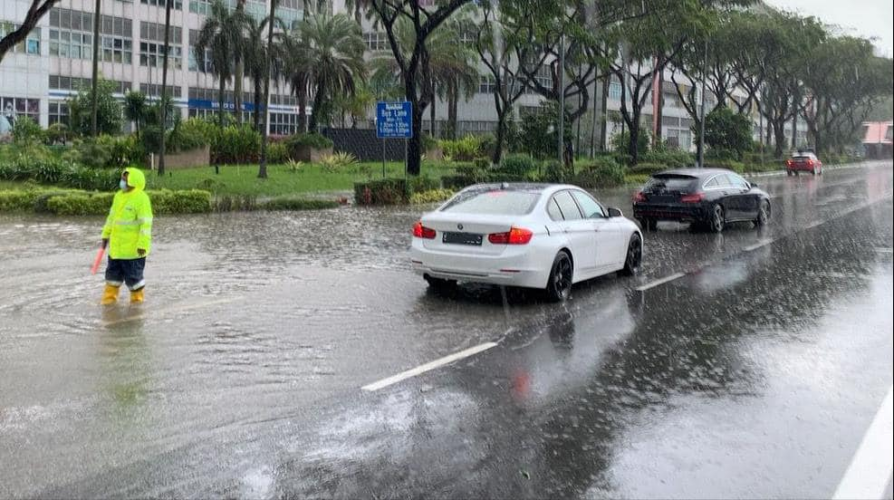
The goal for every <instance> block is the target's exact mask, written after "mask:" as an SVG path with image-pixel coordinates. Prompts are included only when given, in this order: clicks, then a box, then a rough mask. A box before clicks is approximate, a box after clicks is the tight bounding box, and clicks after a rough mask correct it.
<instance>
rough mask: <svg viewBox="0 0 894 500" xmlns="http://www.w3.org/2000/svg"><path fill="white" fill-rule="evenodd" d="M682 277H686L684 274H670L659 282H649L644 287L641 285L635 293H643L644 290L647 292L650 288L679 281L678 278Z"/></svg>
mask: <svg viewBox="0 0 894 500" xmlns="http://www.w3.org/2000/svg"><path fill="white" fill-rule="evenodd" d="M683 276H686V273H674V274H671V275H670V276H666V277H664V278H661V279H659V280H655V281H653V282H651V283H647V284H645V285H643V286H640V287H637V288H636V291H637V292H645V291H646V290H648V289H650V288H655V287H656V286H661V285H663V284H665V283H669V282H671V281H673V280H676V279H680V278H682V277H683Z"/></svg>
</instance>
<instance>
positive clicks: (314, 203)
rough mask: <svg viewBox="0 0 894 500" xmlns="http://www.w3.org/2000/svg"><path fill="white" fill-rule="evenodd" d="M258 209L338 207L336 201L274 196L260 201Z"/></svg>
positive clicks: (323, 208) (319, 208) (322, 208)
mask: <svg viewBox="0 0 894 500" xmlns="http://www.w3.org/2000/svg"><path fill="white" fill-rule="evenodd" d="M258 208H259V209H260V210H325V209H329V208H338V202H337V201H331V200H308V199H300V198H274V199H272V200H268V201H265V202H263V203H261V204H260V205H259V206H258Z"/></svg>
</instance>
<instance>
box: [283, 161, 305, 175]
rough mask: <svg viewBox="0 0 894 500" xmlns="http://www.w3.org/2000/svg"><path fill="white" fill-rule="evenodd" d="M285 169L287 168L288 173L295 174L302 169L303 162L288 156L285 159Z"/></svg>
mask: <svg viewBox="0 0 894 500" xmlns="http://www.w3.org/2000/svg"><path fill="white" fill-rule="evenodd" d="M286 169H288V171H289V173H290V174H297V173H299V172H302V171H304V162H301V161H295V160H293V159H291V158H289V159H288V160H287V161H286Z"/></svg>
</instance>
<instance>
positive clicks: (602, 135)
mask: <svg viewBox="0 0 894 500" xmlns="http://www.w3.org/2000/svg"><path fill="white" fill-rule="evenodd" d="M609 85H611V76H610V75H609V77H608V78H606V79H605V83H604V84H603V85H602V107H601V108H599V110H600V111H601V112H602V119H601V120H599V121H600V122H601V125H600V126H599V150H600V151H607V150H608V120H607V119H606V116H607V115H606V114H605V113H606V110H608V89H609Z"/></svg>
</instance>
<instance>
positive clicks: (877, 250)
mask: <svg viewBox="0 0 894 500" xmlns="http://www.w3.org/2000/svg"><path fill="white" fill-rule="evenodd" d="M875 251H876V252H878V253H894V249H891V248H884V247H878V248H876V249H875Z"/></svg>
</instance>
